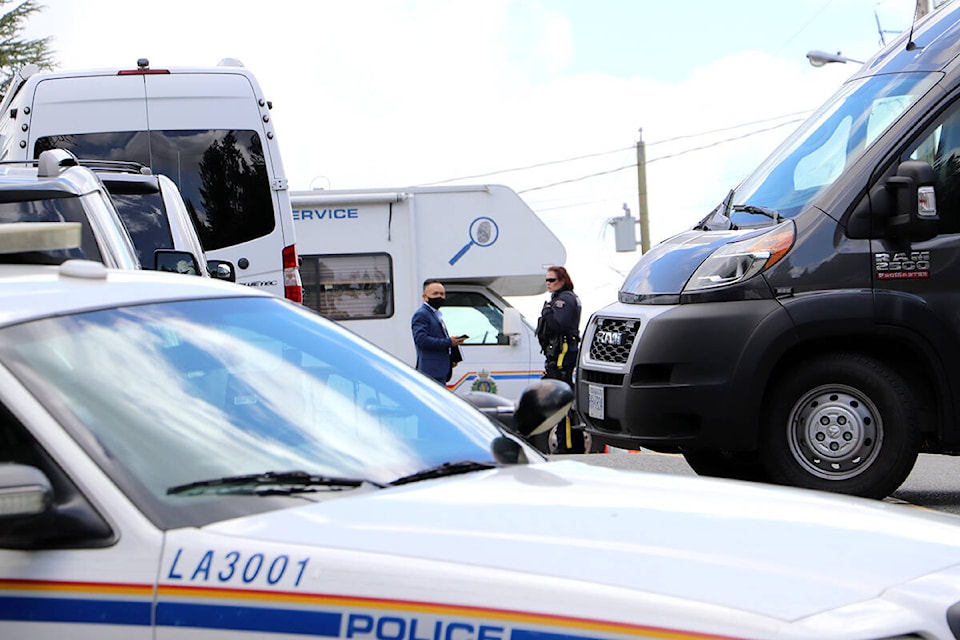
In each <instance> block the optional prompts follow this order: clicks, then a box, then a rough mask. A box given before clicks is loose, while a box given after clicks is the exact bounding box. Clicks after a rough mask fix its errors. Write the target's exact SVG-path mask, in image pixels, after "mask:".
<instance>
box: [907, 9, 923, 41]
mask: <svg viewBox="0 0 960 640" xmlns="http://www.w3.org/2000/svg"><path fill="white" fill-rule="evenodd" d="M924 1H925V0H917V3H916V5H914V8H913V22H911V23H910V36H909V37H908V38H907V51H913V50H914V49H916V48H917V43H916V42H914V41H913V28H914V27H915V26H916V25H917V19H918V18H919V17H920V16H921V15H925V14H926V12H924V13H923V14H921V13H920V6H921V4H922V3H923V2H924Z"/></svg>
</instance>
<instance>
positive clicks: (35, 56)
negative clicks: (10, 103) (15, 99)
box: [0, 0, 54, 99]
mask: <svg viewBox="0 0 960 640" xmlns="http://www.w3.org/2000/svg"><path fill="white" fill-rule="evenodd" d="M9 5H12V8H10V9H9V10H6V11H4V10H5V9H7V7H8V6H9ZM43 8H44V7H43V5H42V4H39V3H38V2H37V1H36V0H0V11H3V14H2V15H0V77H2V81H0V99H2V96H3V95H5V94H6V93H7V87H9V86H10V81H11V79H12V78H13V74H14V73H15V72H16V71H17V70H18V69H20V68H21V67H22V66H24V65H25V64H30V63H33V64H35V65H37V66H39V67H40V68H41V69H52V68H53V66H54V61H53V52H52V50H51V48H50V43H51V42H52V40H53V38H52V37H51V36H47V37H46V38H41V39H39V40H26V39H24V38H23V36H22V33H21V32H22V31H23V28H24V25H25V23H26V21H27V19H28V18H30V16H32V15H33V14H35V13H37V12H39V11H42V10H43Z"/></svg>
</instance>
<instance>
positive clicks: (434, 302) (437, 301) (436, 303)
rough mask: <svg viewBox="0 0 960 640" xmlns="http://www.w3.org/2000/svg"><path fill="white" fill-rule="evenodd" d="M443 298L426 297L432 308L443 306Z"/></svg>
mask: <svg viewBox="0 0 960 640" xmlns="http://www.w3.org/2000/svg"><path fill="white" fill-rule="evenodd" d="M443 302H444V300H443V298H427V304H428V305H430V306H431V307H433V308H434V309H439V308H440V307H442V306H443Z"/></svg>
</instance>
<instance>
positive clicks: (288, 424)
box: [0, 297, 501, 528]
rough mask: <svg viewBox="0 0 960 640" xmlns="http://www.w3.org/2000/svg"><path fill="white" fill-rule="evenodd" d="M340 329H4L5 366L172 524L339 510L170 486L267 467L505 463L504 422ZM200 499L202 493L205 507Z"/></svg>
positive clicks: (167, 311) (354, 474)
mask: <svg viewBox="0 0 960 640" xmlns="http://www.w3.org/2000/svg"><path fill="white" fill-rule="evenodd" d="M390 360H392V358H391V357H390V356H388V355H386V354H384V353H383V352H381V351H379V350H377V349H376V348H375V347H372V346H370V345H368V344H367V343H365V342H363V341H360V340H359V339H357V338H356V337H354V336H353V334H351V333H349V332H347V331H345V330H343V329H341V328H340V327H339V326H337V325H335V324H333V323H331V322H328V321H326V320H323V319H322V318H320V317H319V316H316V315H315V314H312V313H309V312H307V311H304V310H303V309H301V308H300V307H296V306H295V305H290V304H287V303H285V302H283V301H281V300H278V299H273V298H259V297H242V298H224V299H206V300H194V301H182V302H170V303H161V304H144V305H138V306H130V307H121V308H112V309H104V310H100V311H95V312H89V313H83V314H77V315H72V316H64V317H58V318H49V319H44V320H39V321H36V322H33V323H28V324H23V325H18V326H13V327H8V328H5V329H3V330H0V362H2V364H3V365H5V366H6V367H8V368H9V369H10V370H11V371H13V373H14V375H16V376H17V377H18V378H19V379H20V380H21V381H22V382H23V383H24V384H25V385H26V386H27V387H28V388H29V389H30V391H31V393H32V394H33V395H35V396H37V397H40V398H43V399H44V404H46V405H47V406H49V407H52V411H54V412H55V413H56V414H57V416H56V417H57V418H58V420H59V421H60V422H61V423H62V424H65V425H67V428H68V430H69V431H70V432H71V434H72V435H73V436H74V438H75V439H76V440H77V442H78V443H79V444H80V446H82V447H84V448H85V449H86V450H87V451H88V453H89V454H90V455H91V456H92V457H93V458H94V459H95V460H97V462H98V463H99V464H100V466H101V467H102V468H103V469H104V471H105V472H106V473H107V474H109V475H110V476H111V478H112V479H113V480H114V481H115V482H116V483H117V484H118V485H119V486H121V487H122V488H123V490H124V491H125V492H126V493H127V494H128V495H129V496H130V498H131V499H132V500H133V501H134V502H135V503H137V504H138V506H140V508H141V509H142V510H143V511H144V513H146V514H147V515H148V517H150V518H151V519H152V520H153V521H154V522H156V523H157V524H158V526H160V527H162V528H170V527H176V526H200V525H202V524H204V523H209V522H213V521H217V520H221V519H225V518H230V517H235V516H238V515H244V514H247V513H254V512H258V511H263V510H267V509H275V508H281V507H284V506H289V505H290V503H291V501H293V500H300V501H301V503H302V501H303V500H304V499H309V498H314V497H316V499H325V498H329V497H330V496H333V495H336V494H343V492H330V491H323V492H317V493H316V494H312V493H311V494H303V493H297V497H296V498H283V497H280V498H276V499H270V498H262V497H257V496H256V495H252V496H250V497H245V496H243V495H239V496H238V495H237V494H236V492H233V493H229V492H228V493H227V495H222V494H220V493H218V492H215V491H205V492H193V493H191V492H190V491H186V490H185V491H181V492H174V493H172V494H168V489H169V488H171V487H178V486H183V485H189V484H191V483H197V482H204V481H208V480H210V479H211V478H225V477H231V476H238V475H241V476H242V475H245V474H250V475H259V474H263V473H264V472H265V471H267V470H288V469H293V470H302V471H303V473H304V474H307V475H309V476H316V477H321V476H322V477H326V478H346V479H366V480H369V481H371V482H372V483H377V484H383V485H386V484H388V483H390V482H391V481H394V480H396V479H398V478H403V477H405V476H410V475H411V474H414V473H416V472H419V471H421V470H423V469H429V468H433V467H437V466H439V465H442V464H443V463H445V462H451V461H459V460H475V461H477V462H480V463H490V464H495V461H494V458H493V455H492V453H491V442H492V441H493V440H494V439H495V438H497V437H498V436H500V435H501V434H500V432H499V430H498V429H497V428H496V427H495V426H494V424H493V423H492V422H491V421H490V420H489V419H487V418H486V417H484V416H483V415H482V414H481V413H480V412H478V411H476V410H474V409H473V408H472V407H471V406H470V405H468V404H467V403H466V402H464V401H462V400H460V399H459V398H457V397H456V396H454V395H453V394H451V393H450V392H449V391H447V390H446V389H444V388H443V387H442V386H440V385H437V384H436V383H433V382H431V381H428V380H426V379H425V378H423V377H422V376H420V375H419V374H417V373H416V372H415V371H413V369H412V368H410V367H407V366H406V365H403V364H401V363H399V362H390ZM197 493H200V495H196V494H197Z"/></svg>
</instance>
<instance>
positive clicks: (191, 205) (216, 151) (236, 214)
mask: <svg viewBox="0 0 960 640" xmlns="http://www.w3.org/2000/svg"><path fill="white" fill-rule="evenodd" d="M55 148H59V149H67V150H69V151H71V152H72V153H73V154H74V155H75V156H77V157H78V158H81V159H83V160H117V161H128V162H139V163H140V164H143V165H145V166H148V167H150V169H151V170H152V171H153V173H155V174H156V173H162V174H165V175H166V176H168V177H169V178H170V179H171V180H173V181H174V182H175V183H176V184H177V187H178V188H179V189H180V193H181V195H182V196H183V200H184V202H185V203H186V205H187V209H188V210H189V212H190V217H191V218H192V219H193V223H194V226H195V227H196V229H197V235H198V236H200V242H201V244H202V245H203V248H204V250H205V251H213V250H215V249H221V248H223V247H229V246H233V245H236V244H240V243H243V242H248V241H250V240H254V239H256V238H260V237H262V236H265V235H268V234H269V233H271V232H272V231H273V229H274V226H275V218H274V214H273V194H272V192H271V190H270V180H269V178H268V176H267V165H266V161H265V159H264V152H263V146H262V143H261V140H260V136H259V134H257V132H255V131H239V130H226V129H209V130H208V129H202V130H176V131H175V130H169V131H150V132H147V131H117V132H112V133H83V134H68V135H56V136H47V137H44V138H40V139H38V140H37V144H36V147H35V149H34V154H35V156H36V157H39V156H40V153H41V152H43V151H46V150H47V149H55Z"/></svg>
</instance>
